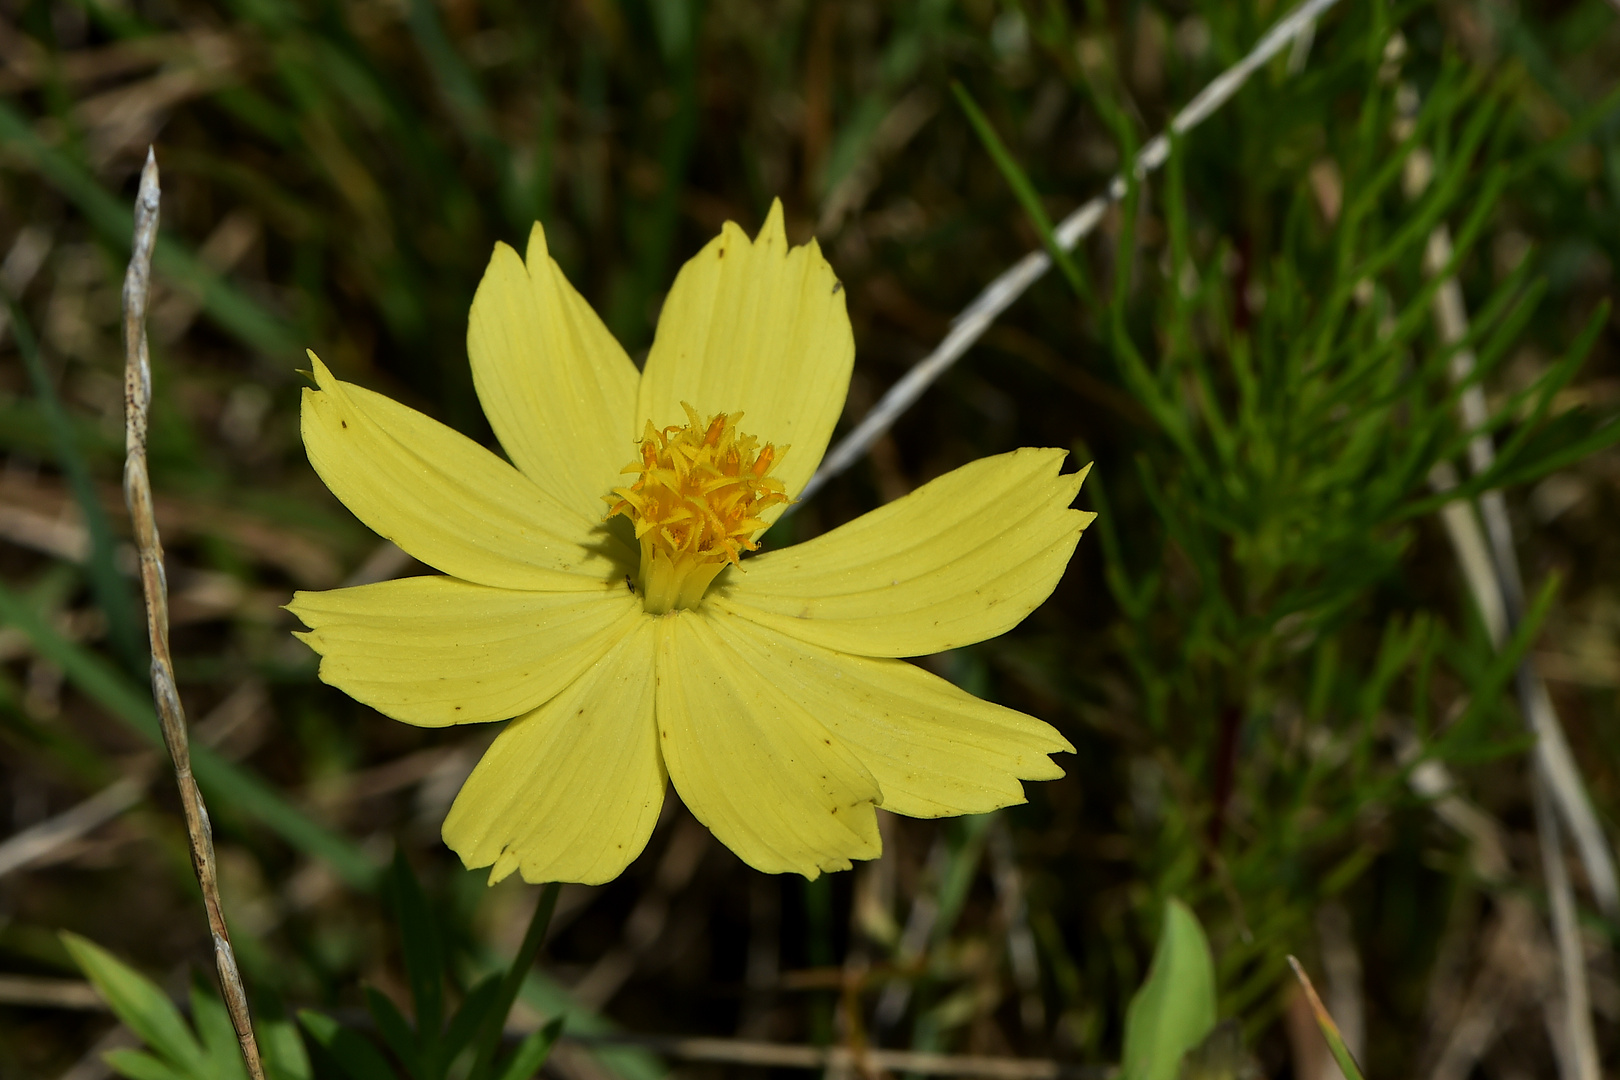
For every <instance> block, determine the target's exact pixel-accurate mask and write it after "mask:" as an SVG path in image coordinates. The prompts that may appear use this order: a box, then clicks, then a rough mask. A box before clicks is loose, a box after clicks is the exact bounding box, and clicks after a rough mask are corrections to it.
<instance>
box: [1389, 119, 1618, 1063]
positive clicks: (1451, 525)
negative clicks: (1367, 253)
mask: <svg viewBox="0 0 1620 1080" xmlns="http://www.w3.org/2000/svg"><path fill="white" fill-rule="evenodd" d="M1420 152H1421V151H1420ZM1451 257H1452V247H1451V234H1450V231H1449V230H1448V229H1447V228H1446V226H1445V225H1440V226H1437V227H1436V228H1435V229H1434V231H1433V232H1432V233H1430V234H1429V242H1428V249H1427V251H1426V252H1425V261H1426V263H1427V264H1428V270H1429V272H1430V273H1432V274H1438V273H1442V272H1444V270H1445V268H1446V266H1447V265H1448V264H1449V263H1450V262H1451ZM1434 321H1435V328H1436V331H1437V333H1438V336H1439V338H1440V341H1441V343H1442V344H1444V345H1446V346H1450V347H1453V348H1455V349H1456V352H1455V353H1454V354H1453V356H1452V359H1451V371H1450V373H1451V378H1452V381H1453V382H1454V383H1461V382H1464V381H1466V380H1468V379H1469V378H1470V377H1472V375H1473V373H1474V367H1475V357H1474V353H1473V351H1472V350H1471V349H1468V348H1466V347H1462V342H1463V341H1464V340H1465V339H1466V338H1467V336H1468V309H1467V306H1466V305H1465V304H1464V302H1463V295H1462V287H1461V286H1460V285H1459V284H1458V283H1457V279H1456V278H1455V277H1447V278H1446V279H1445V280H1444V281H1442V282H1441V284H1440V288H1439V290H1438V291H1437V292H1436V293H1435V298H1434ZM1458 409H1459V412H1460V414H1461V419H1462V424H1463V429H1464V430H1465V431H1474V432H1479V434H1476V435H1475V436H1474V437H1473V438H1472V439H1470V440H1469V444H1468V463H1469V467H1470V468H1471V470H1472V471H1473V472H1474V474H1475V475H1479V474H1481V473H1483V472H1485V471H1486V470H1488V469H1489V468H1490V467H1491V464H1492V462H1493V461H1494V460H1495V457H1496V453H1495V447H1494V445H1493V443H1492V442H1491V437H1490V435H1489V434H1486V433H1484V432H1482V431H1480V429H1481V428H1482V427H1483V426H1484V423H1485V420H1486V417H1487V413H1488V409H1487V407H1486V403H1485V391H1484V389H1483V388H1482V387H1481V386H1480V385H1479V384H1478V383H1477V382H1476V383H1474V384H1473V385H1471V386H1469V387H1467V388H1466V389H1465V390H1464V391H1463V393H1462V397H1461V400H1460V401H1459V403H1458ZM1455 475H1456V474H1455V473H1454V472H1452V471H1451V470H1450V469H1449V467H1447V468H1445V469H1440V468H1437V469H1436V471H1435V472H1434V473H1433V474H1431V477H1430V481H1431V483H1432V484H1433V485H1434V486H1435V487H1436V488H1437V489H1438V490H1441V491H1445V490H1448V489H1449V488H1450V487H1451V486H1453V485H1454V483H1455ZM1451 505H1452V506H1458V507H1460V512H1459V510H1453V509H1450V508H1449V507H1448V509H1447V511H1446V513H1445V514H1444V515H1443V518H1442V520H1443V521H1444V523H1445V526H1446V531H1447V533H1448V534H1449V535H1450V537H1451V540H1452V544H1453V546H1454V547H1455V548H1456V550H1457V553H1458V558H1459V560H1460V561H1461V562H1462V564H1463V567H1464V571H1465V577H1466V578H1467V580H1468V584H1469V588H1470V590H1471V591H1472V592H1473V593H1474V597H1475V602H1476V603H1477V604H1478V605H1479V608H1480V611H1481V613H1482V614H1483V615H1484V617H1485V620H1486V625H1487V629H1488V630H1489V632H1490V635H1491V638H1492V641H1493V644H1495V645H1496V646H1497V647H1498V648H1500V647H1502V645H1504V644H1505V643H1506V640H1507V635H1508V634H1509V633H1510V632H1511V631H1512V630H1513V628H1514V627H1515V626H1516V625H1517V623H1518V621H1519V620H1520V619H1521V618H1522V617H1523V614H1524V584H1523V580H1522V579H1521V577H1520V575H1519V559H1518V553H1517V552H1516V551H1515V549H1514V545H1513V531H1512V526H1511V523H1510V522H1509V520H1508V516H1507V504H1506V501H1505V500H1504V499H1503V497H1502V493H1501V491H1499V490H1491V491H1487V492H1485V493H1483V494H1482V495H1481V496H1480V497H1479V498H1478V499H1477V500H1475V501H1474V502H1473V503H1472V504H1461V503H1454V504H1451ZM1475 511H1477V512H1478V514H1479V515H1480V518H1483V519H1484V522H1485V528H1484V530H1483V533H1484V535H1483V537H1482V536H1481V535H1480V534H1481V529H1480V524H1479V518H1476V517H1475V516H1474V513H1475ZM1482 563H1487V564H1488V572H1487V570H1486V566H1484V565H1481V564H1482ZM1517 684H1518V695H1519V710H1520V712H1521V713H1523V714H1524V720H1525V723H1526V724H1527V725H1528V726H1529V727H1530V729H1531V731H1532V732H1534V733H1535V735H1536V750H1535V755H1534V757H1533V759H1532V762H1533V764H1532V768H1531V788H1532V792H1533V794H1534V809H1535V818H1536V835H1537V839H1538V841H1539V844H1540V848H1541V861H1542V867H1543V872H1544V876H1545V880H1546V885H1547V893H1548V900H1549V907H1550V908H1551V914H1552V928H1553V939H1554V941H1555V943H1556V945H1557V954H1558V967H1559V979H1560V982H1561V984H1562V994H1563V1017H1562V1021H1563V1023H1562V1028H1563V1031H1562V1032H1561V1034H1562V1036H1563V1037H1562V1038H1561V1039H1557V1040H1555V1042H1554V1046H1555V1048H1557V1049H1558V1050H1559V1051H1560V1052H1559V1054H1558V1059H1559V1069H1560V1072H1561V1073H1562V1074H1563V1080H1599V1078H1600V1076H1601V1073H1600V1071H1599V1066H1598V1052H1597V1037H1596V1035H1595V1033H1594V1032H1593V1029H1592V1010H1591V1004H1590V1002H1591V995H1590V993H1589V992H1588V989H1587V980H1586V959H1585V955H1584V950H1583V948H1582V946H1581V936H1580V926H1579V924H1578V922H1577V920H1576V915H1575V897H1574V890H1573V888H1572V887H1571V885H1570V881H1569V874H1568V872H1567V870H1566V869H1565V867H1564V862H1563V860H1564V851H1563V843H1562V841H1561V839H1560V836H1559V831H1560V830H1559V827H1558V818H1559V817H1562V818H1563V819H1564V820H1565V821H1566V822H1567V823H1568V824H1569V827H1570V831H1571V833H1573V834H1574V837H1575V842H1576V847H1577V848H1578V849H1579V851H1580V854H1581V858H1582V861H1583V862H1584V863H1585V865H1586V872H1587V877H1588V879H1589V880H1590V882H1591V885H1592V891H1593V893H1594V894H1595V896H1596V898H1597V901H1598V904H1599V906H1600V907H1602V908H1603V910H1604V911H1605V912H1606V913H1612V912H1615V911H1616V910H1620V895H1617V891H1616V885H1615V870H1614V862H1613V858H1612V856H1611V855H1610V852H1609V846H1608V841H1607V839H1606V838H1605V837H1604V835H1603V830H1602V826H1601V825H1599V824H1598V821H1597V818H1596V815H1595V814H1594V813H1593V811H1592V807H1591V803H1590V802H1589V801H1588V800H1587V796H1586V788H1585V785H1584V784H1583V783H1582V781H1581V776H1580V771H1579V770H1578V769H1577V768H1576V766H1575V760H1574V755H1573V754H1572V753H1571V752H1570V749H1569V743H1568V740H1566V739H1565V737H1564V729H1563V726H1562V725H1561V724H1560V723H1559V721H1558V714H1557V713H1556V712H1555V711H1554V709H1553V704H1552V698H1551V697H1550V696H1549V695H1548V693H1547V686H1546V683H1545V682H1543V681H1542V679H1541V676H1540V675H1539V674H1538V673H1537V672H1536V669H1535V664H1534V661H1533V660H1532V659H1531V658H1530V657H1529V656H1526V657H1525V658H1524V659H1523V660H1521V661H1520V662H1519V669H1518V678H1517Z"/></svg>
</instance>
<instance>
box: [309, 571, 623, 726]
mask: <svg viewBox="0 0 1620 1080" xmlns="http://www.w3.org/2000/svg"><path fill="white" fill-rule="evenodd" d="M287 610H289V611H291V612H292V613H293V614H294V615H296V616H298V617H299V618H300V619H302V620H303V621H304V624H305V625H306V626H308V627H309V632H308V633H303V634H299V635H298V636H299V637H301V638H303V639H304V641H306V642H307V643H308V644H309V646H310V648H312V649H314V650H315V651H316V652H318V653H320V654H321V680H322V681H323V682H326V683H328V684H330V685H332V686H335V687H337V688H338V689H339V690H342V691H343V692H344V693H346V694H348V695H349V696H350V697H352V698H354V699H355V700H356V701H361V702H364V703H365V704H367V705H370V706H371V707H372V708H374V709H376V710H378V711H379V712H382V713H386V714H387V715H389V716H392V717H393V718H394V719H395V720H403V721H405V722H406V723H408V724H421V725H423V726H425V727H442V726H443V725H445V724H469V723H483V722H485V721H489V720H505V719H507V718H508V717H512V716H517V715H518V714H519V713H525V712H528V711H529V710H530V709H533V708H535V707H536V706H538V705H540V704H542V703H544V702H546V701H548V700H550V699H551V698H552V697H554V696H555V695H556V694H557V693H558V691H560V690H562V689H563V687H565V686H567V685H568V684H569V683H571V682H573V681H574V680H575V679H577V678H578V677H579V675H580V673H581V672H583V671H584V670H585V669H586V668H588V667H590V665H591V664H593V663H595V662H596V661H597V660H598V659H600V658H601V656H602V654H603V653H605V652H607V650H608V649H609V648H610V647H612V645H613V644H614V643H615V642H616V641H618V640H619V639H620V638H622V637H623V636H624V635H625V633H627V632H628V626H629V622H630V621H631V620H634V619H644V618H646V615H645V613H644V612H642V610H641V603H640V602H639V601H638V600H637V599H636V597H635V596H634V595H632V594H631V593H630V591H629V590H628V589H626V588H625V586H624V583H623V582H622V581H621V582H618V583H612V582H610V583H607V584H603V585H599V586H598V587H597V588H595V589H593V590H591V591H588V592H550V593H546V592H524V591H519V590H517V589H493V588H490V587H489V586H487V585H474V584H471V583H470V582H466V581H458V580H456V579H455V578H447V577H415V578H402V579H400V580H398V581H384V582H381V583H379V584H376V585H361V586H358V587H356V588H352V589H334V590H332V591H330V592H300V593H295V594H294V595H293V602H292V603H291V604H288V605H287Z"/></svg>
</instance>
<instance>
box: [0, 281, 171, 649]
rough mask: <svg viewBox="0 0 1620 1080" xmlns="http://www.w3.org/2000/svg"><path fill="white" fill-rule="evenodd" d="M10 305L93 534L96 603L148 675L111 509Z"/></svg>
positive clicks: (116, 645) (118, 642) (112, 633)
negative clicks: (109, 514)
mask: <svg viewBox="0 0 1620 1080" xmlns="http://www.w3.org/2000/svg"><path fill="white" fill-rule="evenodd" d="M6 303H7V304H8V305H9V306H10V309H11V333H12V337H14V338H15V339H16V341H17V351H18V352H20V353H22V359H23V366H24V367H26V368H27V369H28V378H29V380H30V381H31V382H32V383H33V384H34V394H35V396H36V397H37V398H38V399H39V411H40V413H41V414H42V415H43V416H44V418H45V423H46V424H47V426H49V428H50V429H51V440H52V442H54V443H55V445H56V463H57V464H58V465H59V466H61V469H62V471H63V472H64V473H66V474H67V480H68V487H69V488H71V489H72V491H73V500H74V502H76V503H78V505H79V512H80V513H81V514H83V515H84V524H85V528H86V529H87V530H88V531H89V533H90V553H89V559H88V564H87V566H86V569H87V571H88V572H89V575H90V588H91V591H92V592H94V593H95V597H96V604H97V606H99V607H100V608H101V611H102V614H104V615H106V617H107V637H108V638H109V639H110V640H111V642H112V646H113V650H114V651H115V652H116V653H117V654H118V657H119V659H120V660H122V661H123V662H124V666H125V667H127V668H128V669H129V670H130V671H131V672H139V673H141V674H145V671H146V665H147V649H146V643H145V642H144V641H143V640H142V634H141V624H140V621H139V619H140V616H139V615H138V614H137V612H136V610H135V597H134V595H133V592H132V590H131V588H130V585H129V582H128V581H126V580H125V579H124V576H123V575H122V574H120V573H119V572H118V542H117V540H116V539H114V537H113V531H112V523H111V522H110V521H108V520H107V511H106V509H105V508H104V507H103V506H102V505H101V499H100V497H99V496H98V495H97V493H96V485H95V481H94V480H93V479H92V478H91V476H90V466H89V464H88V463H87V462H86V461H85V459H84V455H83V454H82V453H80V452H79V445H78V440H77V439H76V438H75V437H74V428H73V425H72V423H71V422H70V421H69V420H68V416H67V412H66V410H64V409H63V408H62V400H61V398H59V397H58V396H57V394H56V387H55V386H53V385H52V384H51V378H50V375H49V374H47V373H46V371H45V362H44V360H43V358H41V357H40V355H39V346H38V344H37V342H36V341H35V339H34V332H33V330H32V329H31V328H30V327H29V325H28V320H27V319H26V318H24V316H23V313H22V309H21V308H19V307H18V306H17V304H16V303H15V302H13V301H12V300H11V299H10V298H9V297H8V298H7V299H6Z"/></svg>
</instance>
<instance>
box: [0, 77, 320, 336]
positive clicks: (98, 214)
mask: <svg viewBox="0 0 1620 1080" xmlns="http://www.w3.org/2000/svg"><path fill="white" fill-rule="evenodd" d="M0 143H3V144H4V145H5V146H6V148H7V149H9V150H10V151H11V152H12V153H13V154H16V155H17V156H18V157H20V158H21V159H22V160H23V161H25V162H27V163H28V164H29V165H31V166H32V167H33V168H34V170H35V171H37V172H38V173H39V174H40V175H41V176H43V177H44V178H45V179H46V180H47V181H48V182H49V183H50V184H51V186H52V187H54V188H56V189H57V190H58V191H60V192H61V193H62V194H63V195H65V196H66V197H67V198H68V199H69V201H71V202H73V203H74V204H75V205H76V206H78V208H79V212H80V213H81V214H83V215H84V216H85V217H86V218H87V219H88V220H89V222H90V224H91V225H92V226H94V227H95V229H96V231H97V232H99V233H100V234H101V236H102V238H103V239H104V240H105V241H106V242H107V243H108V244H111V245H112V246H113V247H114V249H115V250H119V251H128V250H129V244H130V237H131V235H132V234H133V232H134V229H135V216H134V211H133V210H132V209H131V208H130V207H129V206H128V205H126V204H125V203H124V201H123V200H121V199H119V198H118V197H116V196H114V195H112V194H111V193H109V192H108V191H107V190H106V189H105V188H103V187H102V186H101V184H100V183H99V182H98V181H97V180H96V179H95V177H93V176H91V175H90V174H89V173H88V172H86V171H85V169H84V168H83V167H82V166H81V165H79V164H78V163H77V162H75V161H73V160H72V159H71V158H69V157H68V156H67V155H66V154H63V153H62V152H61V151H59V150H57V149H56V148H55V147H53V146H50V145H49V144H47V143H46V142H45V141H44V140H42V139H41V138H40V137H39V136H38V135H36V134H34V129H33V128H32V127H31V126H30V125H29V123H28V121H27V120H25V119H24V118H23V116H22V115H21V114H20V113H18V112H17V111H16V110H15V109H13V108H12V107H11V106H10V105H8V104H6V103H5V102H3V101H0ZM152 264H153V266H154V267H156V268H157V269H158V270H159V271H160V272H161V273H162V274H163V275H164V276H166V277H168V278H169V279H170V280H171V281H173V282H174V283H175V284H177V285H179V286H180V287H181V288H182V289H184V290H186V291H188V292H191V293H194V294H195V295H196V296H197V298H198V299H199V300H200V301H201V302H202V306H203V310H204V311H206V312H207V313H208V315H209V316H210V317H211V318H212V319H213V320H214V321H215V322H217V323H218V324H219V325H220V326H222V327H223V328H225V330H227V331H229V332H230V333H231V334H232V335H233V336H234V337H236V338H237V339H238V340H239V341H241V342H242V343H243V344H244V345H246V346H248V347H249V348H250V349H253V350H254V351H255V352H260V353H265V354H269V355H272V356H289V355H292V354H294V353H296V352H297V350H298V347H299V341H298V336H297V334H295V333H294V331H293V329H292V328H291V327H290V326H288V325H287V324H286V323H285V322H284V321H283V320H282V319H280V318H279V317H277V316H275V315H272V314H271V313H270V312H268V311H266V310H265V309H264V308H263V307H261V306H259V305H258V304H256V303H254V302H253V301H252V300H250V299H248V298H247V297H246V296H245V295H243V294H242V293H241V292H240V291H238V290H237V289H236V288H235V287H233V286H232V285H230V284H229V283H228V282H226V281H225V280H224V279H223V278H221V277H220V276H219V275H218V274H216V273H214V272H213V271H212V270H210V269H208V267H206V266H204V265H203V263H202V261H201V260H199V259H198V258H197V256H195V255H193V254H192V253H191V252H190V251H188V250H186V249H185V248H183V247H181V246H180V245H179V244H177V243H175V242H174V241H173V240H171V239H168V238H165V237H161V236H160V237H159V238H158V243H157V250H156V251H155V252H154V253H153V256H152Z"/></svg>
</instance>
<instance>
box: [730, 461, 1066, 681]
mask: <svg viewBox="0 0 1620 1080" xmlns="http://www.w3.org/2000/svg"><path fill="white" fill-rule="evenodd" d="M1064 456H1065V453H1064V451H1062V450H1035V449H1024V450H1014V451H1013V452H1011V453H1009V454H999V455H997V456H995V457H988V458H980V459H979V460H978V461H974V462H970V463H969V464H967V465H964V466H962V467H961V468H959V469H956V470H954V471H952V472H949V473H946V474H945V475H944V476H941V477H939V478H938V479H936V480H932V481H930V482H929V483H927V484H924V485H923V486H922V487H920V488H918V489H917V490H916V491H913V492H912V493H911V494H909V495H907V496H905V497H904V498H900V499H896V500H895V501H894V502H892V503H889V504H888V505H887V506H882V507H879V508H878V509H876V510H873V511H872V512H871V513H869V514H865V515H863V516H861V517H858V518H856V519H855V520H854V521H852V522H850V523H849V524H847V525H843V526H841V527H839V528H837V529H834V530H833V531H831V532H829V533H825V534H823V535H821V536H818V537H816V538H815V539H814V540H808V541H806V542H805V543H802V544H796V545H794V546H793V547H789V548H783V549H781V550H780V551H773V552H769V553H767V554H764V555H760V556H758V557H757V558H753V559H749V560H747V561H745V562H744V563H743V564H742V566H741V567H738V568H737V569H734V570H733V571H732V572H731V573H730V574H729V575H728V576H727V578H726V579H723V582H724V583H723V584H722V585H721V586H720V587H719V588H718V589H717V590H716V591H715V592H713V593H711V595H710V596H709V597H708V599H707V600H705V601H704V602H705V603H706V604H713V605H714V606H715V607H717V608H719V609H720V610H722V611H726V612H729V613H731V614H735V615H740V616H742V617H743V618H745V619H749V620H752V621H753V622H756V623H758V624H760V625H761V626H768V627H770V628H772V629H774V630H778V631H780V632H782V633H784V634H788V635H790V636H792V637H796V638H798V639H800V640H801V641H808V642H811V643H812V644H816V645H822V646H825V647H827V648H829V649H836V650H838V651H839V652H847V653H857V654H860V655H862V656H923V655H926V654H928V653H935V652H942V651H944V650H946V649H954V648H957V647H958V646H961V645H967V644H971V643H972V642H975V641H983V640H984V639H985V638H990V637H995V636H996V635H997V634H1002V633H1005V632H1007V631H1008V630H1011V629H1012V628H1013V627H1014V626H1017V625H1018V623H1019V622H1021V621H1022V620H1023V618H1024V617H1025V616H1026V615H1028V614H1029V613H1030V612H1031V611H1034V610H1035V609H1036V608H1037V607H1039V606H1040V604H1041V602H1042V601H1044V600H1045V599H1046V598H1047V597H1048V596H1049V595H1051V592H1052V590H1053V589H1054V588H1055V587H1056V586H1057V583H1058V579H1059V578H1060V577H1062V576H1063V569H1064V567H1066V566H1067V565H1068V564H1069V556H1070V555H1071V554H1073V552H1074V545H1075V544H1076V542H1078V541H1079V539H1080V532H1081V530H1082V529H1084V528H1085V527H1086V526H1087V525H1088V524H1090V523H1091V520H1092V518H1094V517H1095V516H1096V515H1095V514H1091V513H1083V512H1081V511H1079V510H1071V509H1069V503H1071V502H1073V501H1074V497H1075V494H1076V493H1077V492H1078V491H1079V489H1080V482H1081V481H1082V480H1083V479H1085V475H1086V470H1082V471H1080V472H1078V473H1068V474H1060V473H1059V472H1058V466H1059V465H1060V464H1062V462H1063V458H1064Z"/></svg>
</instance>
